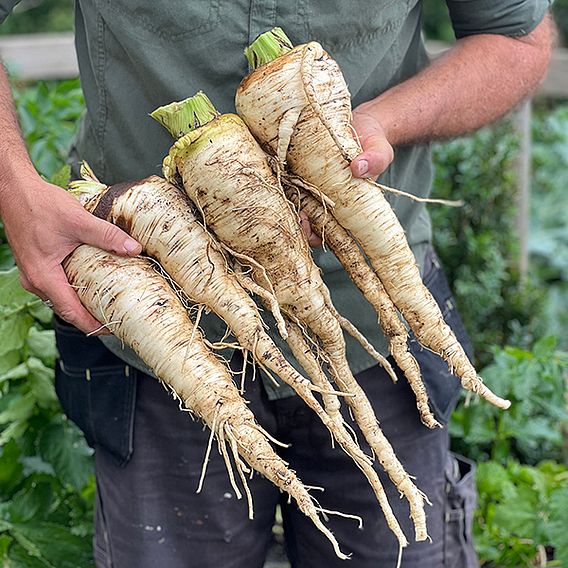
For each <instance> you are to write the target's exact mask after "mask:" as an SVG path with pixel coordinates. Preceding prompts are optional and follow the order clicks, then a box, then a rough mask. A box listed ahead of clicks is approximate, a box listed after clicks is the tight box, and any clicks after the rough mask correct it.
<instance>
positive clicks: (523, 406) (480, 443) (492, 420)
mask: <svg viewBox="0 0 568 568" xmlns="http://www.w3.org/2000/svg"><path fill="white" fill-rule="evenodd" d="M566 373H568V354H566V353H564V352H561V351H557V350H556V340H555V339H554V338H553V337H547V338H544V339H541V340H540V341H538V342H537V343H536V344H535V346H534V348H533V350H532V351H525V350H523V349H519V348H513V347H507V348H505V349H498V350H496V351H495V358H494V362H493V363H492V364H491V365H489V366H488V367H486V368H485V369H483V371H482V372H481V375H482V376H483V378H484V380H485V381H486V382H487V384H488V385H489V386H490V387H491V388H492V389H494V390H495V391H496V392H498V393H500V394H501V395H502V396H504V397H506V398H509V399H510V400H511V402H512V405H511V408H510V409H509V410H508V411H507V412H503V411H501V410H499V409H497V408H495V407H493V406H491V405H489V404H484V403H481V402H479V400H471V401H468V400H467V399H466V401H465V402H464V403H462V404H460V405H459V407H458V408H457V409H456V411H455V412H454V415H453V417H452V422H451V424H450V432H451V434H452V439H453V444H454V447H455V448H456V449H457V450H458V451H460V452H463V453H467V455H468V456H470V457H472V458H473V459H476V460H486V459H492V460H494V461H496V462H499V463H501V464H504V463H506V461H507V460H508V459H510V458H515V459H518V460H520V461H522V462H523V463H528V464H536V463H538V462H539V461H541V460H544V459H552V458H554V459H559V460H560V459H561V458H562V430H561V427H562V423H563V422H566V421H568V411H567V410H566V406H565V400H564V393H565V391H566V385H565V380H566Z"/></svg>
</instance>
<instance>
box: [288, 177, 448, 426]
mask: <svg viewBox="0 0 568 568" xmlns="http://www.w3.org/2000/svg"><path fill="white" fill-rule="evenodd" d="M285 191H286V195H287V196H288V198H289V199H290V201H292V203H294V204H295V205H296V207H297V208H298V209H301V210H302V211H304V213H306V214H307V215H308V218H309V221H310V225H311V227H312V229H313V231H314V232H315V233H316V234H317V235H318V236H320V238H323V239H325V244H326V246H328V247H329V248H330V249H331V251H332V252H333V254H334V255H335V256H336V257H337V259H338V260H339V262H341V264H342V265H343V266H344V268H345V270H346V271H347V274H349V276H350V278H351V279H352V280H353V282H354V283H355V284H356V286H357V287H358V288H359V290H361V292H362V293H363V295H364V296H365V298H366V299H367V301H368V302H369V303H370V304H371V305H372V306H374V307H375V309H376V310H377V314H378V316H379V324H380V326H381V329H382V330H383V332H384V333H385V335H386V336H387V337H388V339H389V349H390V352H391V355H392V357H393V359H394V360H395V361H396V363H397V365H398V366H399V367H400V369H401V370H402V371H403V373H404V375H405V376H406V378H407V380H408V383H409V384H410V387H411V388H412V391H413V392H414V395H415V397H416V406H417V407H418V412H419V413H420V419H421V420H422V422H423V423H424V424H425V425H426V426H428V427H429V428H435V427H440V423H439V422H438V421H437V420H436V418H434V415H433V414H432V411H431V410H430V406H429V404H428V393H427V391H426V387H425V385H424V381H423V380H422V375H421V373H420V367H419V365H418V362H417V361H416V359H415V358H414V356H413V355H412V353H411V352H410V351H409V349H408V331H407V330H406V327H405V325H404V323H403V322H402V321H401V319H400V317H399V315H398V312H397V311H396V307H395V306H394V304H393V303H392V300H391V299H390V297H389V295H388V294H387V293H386V291H385V289H384V286H383V285H382V283H381V281H380V280H379V278H378V277H377V275H376V274H375V273H374V272H373V270H372V269H371V267H370V266H369V265H368V264H367V261H366V260H365V257H364V255H363V253H362V252H361V249H360V248H359V246H358V245H357V243H356V242H355V241H354V239H353V237H351V235H350V234H349V233H348V232H347V231H346V230H345V229H344V228H343V227H342V226H341V225H340V224H339V223H338V222H337V220H336V219H335V217H333V215H332V213H331V211H326V209H325V208H324V207H323V205H322V204H321V203H320V202H319V201H318V200H317V199H316V198H315V197H313V196H312V195H310V194H308V193H307V192H306V191H305V190H304V189H302V188H299V187H293V186H291V185H288V186H287V187H286V189H285Z"/></svg>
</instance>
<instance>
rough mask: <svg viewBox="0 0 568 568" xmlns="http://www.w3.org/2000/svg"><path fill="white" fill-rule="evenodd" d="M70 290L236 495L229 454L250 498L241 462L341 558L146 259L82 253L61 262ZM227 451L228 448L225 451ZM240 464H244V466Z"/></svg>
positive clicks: (308, 501)
mask: <svg viewBox="0 0 568 568" xmlns="http://www.w3.org/2000/svg"><path fill="white" fill-rule="evenodd" d="M64 268H65V272H66V274H67V277H68V279H69V282H70V284H71V285H72V286H73V287H74V288H75V290H76V291H77V293H78V295H79V298H80V299H81V302H82V303H83V305H84V306H85V307H86V308H87V309H88V310H89V311H90V312H91V313H92V314H93V316H94V317H96V318H97V319H98V320H99V321H101V322H103V323H105V324H107V326H108V327H109V329H110V330H111V331H112V332H113V333H114V334H115V335H116V336H117V337H119V338H120V339H121V340H122V341H124V343H125V344H127V345H128V346H130V347H131V348H132V349H133V350H134V351H135V352H136V353H137V354H138V355H139V356H140V358H141V359H142V360H143V361H144V362H145V363H146V364H147V365H148V366H149V367H150V368H151V369H152V370H153V372H154V373H155V375H156V377H158V378H159V379H160V380H161V381H162V382H163V383H164V384H165V385H167V386H168V387H169V388H170V389H171V390H172V391H173V393H175V395H176V396H177V397H178V398H179V399H180V400H181V401H182V402H183V404H184V405H185V407H186V408H188V409H189V410H191V412H192V413H194V414H195V415H196V416H197V417H199V418H200V419H201V420H202V421H203V422H204V423H205V424H206V425H207V426H208V427H209V428H210V429H211V431H212V432H213V434H214V435H215V437H216V438H217V441H218V443H219V448H220V451H221V453H222V455H223V457H224V458H225V462H226V463H227V468H228V471H229V474H230V478H231V481H232V483H233V485H234V489H235V492H236V493H237V495H240V491H239V489H238V487H237V486H236V482H235V480H234V477H233V475H232V467H231V464H230V457H229V455H230V454H229V452H230V453H231V454H232V457H233V459H234V463H235V467H236V469H237V472H238V474H239V476H240V478H241V481H242V483H243V485H244V488H245V491H246V492H247V496H248V497H249V515H252V503H251V501H250V493H249V492H248V487H247V485H246V483H247V482H246V477H245V473H246V472H247V470H248V468H247V467H246V466H245V464H244V462H246V463H247V464H248V465H249V466H250V467H252V468H253V469H254V470H255V471H257V472H259V473H261V474H262V475H263V476H264V477H266V478H267V479H269V480H270V481H271V482H272V483H274V484H275V485H276V486H277V487H279V488H280V489H281V490H282V491H285V492H286V493H288V494H289V495H290V496H291V497H292V498H294V499H295V501H296V502H297V504H298V507H299V508H300V510H301V511H302V512H303V513H304V514H305V515H306V516H308V517H309V518H310V519H311V520H312V522H313V523H314V524H315V525H316V526H317V528H318V529H319V530H320V531H321V532H322V533H323V534H325V535H326V537H327V538H328V539H329V540H330V541H331V543H332V545H333V547H334V549H335V552H336V554H337V555H338V556H339V557H340V558H346V556H345V555H344V554H343V553H342V552H341V550H340V549H339V545H338V543H337V541H336V540H335V538H334V536H333V535H332V533H331V532H330V531H329V529H328V528H327V527H326V526H325V525H324V524H323V523H322V521H321V519H320V518H319V511H318V507H317V506H316V505H315V503H314V501H313V499H312V498H311V497H310V495H309V493H308V491H307V490H306V488H305V487H304V486H303V484H302V483H301V481H300V480H299V479H298V477H297V476H296V474H295V473H294V472H293V471H292V470H291V469H290V468H288V467H287V464H286V463H285V462H284V461H283V460H282V459H281V458H280V457H279V456H278V455H277V454H276V453H275V452H274V450H273V449H272V446H271V445H270V443H269V442H268V438H267V434H266V432H265V431H264V430H263V429H262V428H261V427H260V426H259V424H258V423H257V422H256V420H255V418H254V415H253V414H252V412H251V411H250V410H249V408H248V407H247V404H246V403H245V401H244V399H243V398H242V397H241V395H240V393H239V391H238V389H237V387H236V386H235V384H234V383H233V380H232V377H231V376H230V374H229V372H228V370H227V368H226V367H225V366H224V365H223V364H222V363H221V362H220V361H219V360H218V359H217V358H216V357H215V356H214V355H213V353H212V352H211V351H209V350H208V349H207V347H206V346H205V344H204V342H203V339H202V336H201V332H200V331H199V329H198V328H197V327H195V326H194V325H193V323H192V322H191V320H190V319H189V316H188V314H187V311H186V309H185V307H184V306H183V305H182V303H181V302H180V300H179V299H178V298H177V296H176V294H175V293H174V292H173V290H172V289H171V288H170V286H169V285H168V283H167V282H166V280H165V279H164V278H163V277H162V276H161V275H160V274H158V273H157V272H156V270H155V269H154V265H153V264H152V263H151V261H149V260H148V259H145V258H141V257H138V258H124V257H118V256H115V255H113V254H111V253H108V252H105V251H102V250H99V249H97V248H94V247H91V246H89V245H81V246H79V247H78V248H77V249H75V251H73V252H72V253H71V255H69V256H68V257H67V259H66V260H65V261H64ZM227 446H228V448H227ZM243 460H244V462H243Z"/></svg>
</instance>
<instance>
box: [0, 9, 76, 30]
mask: <svg viewBox="0 0 568 568" xmlns="http://www.w3.org/2000/svg"><path fill="white" fill-rule="evenodd" d="M73 5H74V2H73V0H22V2H20V3H19V4H18V5H17V6H16V7H15V8H14V11H13V12H12V14H11V15H10V16H8V17H7V18H6V21H5V22H4V23H3V24H2V26H0V35H8V34H30V33H37V32H64V31H71V30H72V29H73Z"/></svg>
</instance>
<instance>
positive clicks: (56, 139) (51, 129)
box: [14, 79, 84, 179]
mask: <svg viewBox="0 0 568 568" xmlns="http://www.w3.org/2000/svg"><path fill="white" fill-rule="evenodd" d="M14 98H15V101H16V105H17V107H18V116H19V119H20V126H21V128H22V132H23V134H24V138H25V140H26V144H27V147H28V150H29V152H30V156H31V158H32V161H33V163H34V165H35V167H36V169H37V170H38V171H39V173H40V174H42V175H43V176H45V177H46V178H48V179H50V178H52V176H54V175H55V174H56V173H57V172H58V171H59V170H60V169H61V168H62V166H63V165H64V164H65V160H66V157H67V153H68V150H69V146H70V144H71V141H72V139H73V136H74V134H75V130H76V128H77V119H78V118H79V117H80V116H81V114H82V112H83V108H84V99H83V93H82V91H81V86H80V84H79V81H78V79H73V80H69V81H60V82H49V83H46V82H40V83H38V84H37V85H35V86H34V87H30V88H26V89H23V90H15V91H14Z"/></svg>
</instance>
